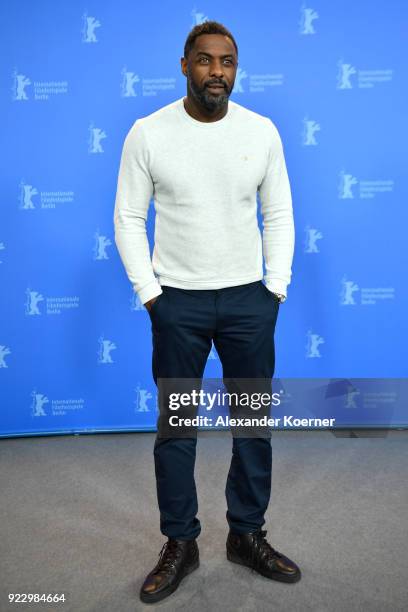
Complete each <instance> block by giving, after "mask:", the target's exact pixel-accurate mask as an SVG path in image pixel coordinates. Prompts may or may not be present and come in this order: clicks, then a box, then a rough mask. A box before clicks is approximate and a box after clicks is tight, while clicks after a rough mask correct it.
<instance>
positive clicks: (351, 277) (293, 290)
mask: <svg viewBox="0 0 408 612" xmlns="http://www.w3.org/2000/svg"><path fill="white" fill-rule="evenodd" d="M0 11H1V13H0V29H1V39H0V40H1V43H0V44H1V59H0V62H1V71H0V88H1V91H0V104H1V116H2V129H1V133H2V137H3V146H2V181H1V185H2V198H1V225H0V262H1V263H0V279H1V297H0V321H1V328H0V385H1V424H0V433H1V434H2V435H11V434H13V435H14V434H24V433H30V432H31V433H38V432H54V433H55V432H68V431H92V430H97V431H98V430H122V429H152V428H154V427H155V424H156V417H157V412H156V403H157V389H156V387H155V385H154V381H153V379H152V375H151V349H152V345H151V326H150V320H149V316H148V314H147V312H146V310H145V309H144V307H142V305H141V304H140V302H138V299H137V298H136V296H135V294H134V293H133V290H132V287H131V284H130V282H129V281H128V279H127V277H126V275H125V271H124V268H123V265H122V263H121V261H120V258H119V255H118V252H117V249H116V246H115V243H114V233H113V207H114V199H115V193H116V184H117V174H118V169H119V161H120V154H121V150H122V145H123V141H124V138H125V135H126V134H127V132H128V130H129V129H130V127H131V125H132V124H133V123H134V121H135V120H136V119H137V118H138V117H142V116H145V115H147V114H150V113H151V112H153V111H154V110H156V109H158V108H160V107H161V106H164V105H165V104H168V103H170V102H172V101H173V100H175V99H176V98H179V97H181V96H182V95H185V93H186V80H185V77H184V76H183V74H182V73H181V68H180V58H181V57H182V55H183V47H184V42H185V39H186V37H187V35H188V32H189V31H190V29H191V28H192V27H193V26H194V25H195V24H197V23H200V22H202V21H203V20H205V19H214V20H217V21H220V22H221V23H223V24H224V25H225V26H226V27H227V28H229V29H230V30H231V32H232V33H233V34H234V36H235V38H236V40H237V43H238V47H239V70H238V74H237V79H236V84H235V88H234V91H233V93H232V96H231V99H232V100H235V101H236V102H238V103H240V104H242V105H244V106H246V107H248V108H250V109H253V110H255V111H256V112H259V113H261V114H263V115H267V116H269V117H270V118H271V119H272V120H273V121H274V122H275V124H276V125H277V127H278V129H279V131H280V134H281V137H282V140H283V143H284V148H285V155H286V161H287V167H288V172H289V177H290V180H291V186H292V194H293V206H294V216H295V226H296V249H295V258H294V262H293V280H292V283H291V284H290V285H289V288H288V300H287V302H286V303H285V304H284V305H283V306H282V307H281V308H280V314H279V318H278V324H277V329H276V335H275V340H276V349H277V355H276V376H278V377H294V378H297V377H303V378H307V379H311V378H326V377H327V378H330V377H340V378H341V377H362V378H375V377H383V378H389V377H406V376H407V365H406V364H407V358H406V354H405V343H406V338H407V335H406V333H407V323H406V320H407V314H406V313H407V311H408V309H407V305H408V304H407V302H408V300H407V276H406V256H405V249H404V248H403V242H404V235H405V231H406V226H407V221H408V219H407V206H406V202H407V199H408V197H407V196H408V194H407V180H406V176H404V173H403V171H404V170H405V169H406V165H407V160H406V143H407V136H408V134H407V110H406V109H407V106H406V94H407V70H406V68H407V61H408V55H407V53H406V44H405V42H406V23H407V13H408V10H407V5H406V3H405V2H402V1H401V2H397V1H395V0H394V1H392V0H391V1H389V2H387V3H385V2H372V1H366V0H364V1H360V2H355V1H351V0H343V1H342V2H341V3H329V2H322V1H318V0H311V1H310V3H309V2H307V3H306V4H302V3H301V2H297V1H292V0H289V1H288V0H285V1H283V0H281V1H280V2H270V1H269V0H268V1H266V0H265V1H261V0H253V1H252V2H250V3H247V2H242V3H239V2H238V3H232V2H203V3H202V4H199V5H194V4H193V3H190V2H187V1H184V0H180V1H178V2H172V1H167V0H166V1H161V2H160V1H159V2H151V3H148V4H147V5H143V4H142V3H138V2H132V1H130V0H119V1H117V2H115V3H113V2H96V1H89V2H86V3H85V2H79V1H70V2H68V1H66V2H51V1H47V0H37V1H36V2H32V1H29V0H19V1H16V2H2V3H1V7H0ZM404 50H405V52H404ZM403 99H404V103H403ZM260 223H261V218H260ZM148 226H149V238H150V241H151V246H153V245H152V236H153V226H154V207H153V203H152V204H151V208H150V212H149V221H148ZM404 313H405V314H404ZM221 372H222V371H221V364H220V361H219V359H218V356H217V354H216V352H215V350H214V349H213V351H212V353H211V355H210V358H209V360H208V364H207V368H206V373H205V375H206V376H207V377H213V378H216V377H219V376H221ZM365 414H366V417H367V423H368V422H371V421H370V413H369V412H367V413H365ZM349 416H350V415H349ZM389 420H390V423H391V424H396V423H398V424H404V423H405V424H407V421H408V417H407V411H406V410H405V412H404V413H402V412H400V413H399V415H398V418H396V420H394V421H393V419H392V418H390V419H389ZM349 422H350V423H353V422H354V421H353V413H351V416H350V418H349ZM360 422H361V417H360Z"/></svg>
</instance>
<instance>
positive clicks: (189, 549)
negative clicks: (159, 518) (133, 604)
mask: <svg viewBox="0 0 408 612" xmlns="http://www.w3.org/2000/svg"><path fill="white" fill-rule="evenodd" d="M199 565H200V559H199V552H198V546H197V542H196V540H195V539H194V540H176V539H174V538H168V540H167V542H165V543H164V544H163V547H162V549H161V551H160V553H159V561H158V563H157V565H156V566H155V567H154V568H153V569H152V571H151V572H150V573H149V574H148V575H147V576H146V579H145V581H144V583H143V586H142V588H141V590H140V599H141V600H142V601H143V602H144V603H156V602H157V601H161V600H162V599H164V598H165V597H168V595H171V593H173V592H174V591H175V590H176V589H177V587H178V585H179V584H180V582H181V581H182V579H183V578H184V576H187V574H190V572H192V571H194V570H195V569H197V568H198V566H199Z"/></svg>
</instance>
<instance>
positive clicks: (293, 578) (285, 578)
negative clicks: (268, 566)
mask: <svg viewBox="0 0 408 612" xmlns="http://www.w3.org/2000/svg"><path fill="white" fill-rule="evenodd" d="M227 559H228V561H231V562H232V563H237V564H238V565H244V566H245V567H249V568H250V569H254V571H256V572H258V574H261V576H265V578H269V579H270V580H279V581H280V582H298V581H299V580H300V579H301V577H302V574H301V572H300V570H299V573H297V574H294V575H293V576H287V575H285V574H276V575H275V576H271V575H270V574H268V573H267V572H264V571H263V570H261V569H255V568H252V565H250V564H249V563H247V562H245V561H243V560H242V559H241V558H240V557H237V556H236V555H234V553H231V552H230V551H229V550H228V549H227Z"/></svg>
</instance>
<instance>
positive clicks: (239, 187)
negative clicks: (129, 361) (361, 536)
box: [114, 21, 301, 603]
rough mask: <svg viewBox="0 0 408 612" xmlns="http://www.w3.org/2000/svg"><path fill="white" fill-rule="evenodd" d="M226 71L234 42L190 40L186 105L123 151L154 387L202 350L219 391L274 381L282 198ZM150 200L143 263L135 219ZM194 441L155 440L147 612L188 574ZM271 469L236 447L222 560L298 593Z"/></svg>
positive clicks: (136, 130)
mask: <svg viewBox="0 0 408 612" xmlns="http://www.w3.org/2000/svg"><path fill="white" fill-rule="evenodd" d="M237 65H238V48H237V45H236V42H235V40H234V38H233V36H232V34H231V33H230V32H229V31H228V30H227V29H226V28H225V27H224V26H223V25H221V24H219V23H217V22H214V21H207V22H204V23H203V24H201V25H198V26H195V27H194V28H193V30H192V31H191V32H190V34H189V36H188V38H187V40H186V43H185V47H184V57H183V58H181V69H182V72H183V74H184V75H185V76H186V77H187V96H186V97H183V98H180V99H179V100H176V101H175V102H173V103H171V104H169V105H167V106H164V107H162V108H160V109H159V110H157V111H156V112H154V113H152V114H150V115H148V116H147V117H144V118H140V119H138V120H137V121H136V122H135V123H134V125H133V126H132V128H131V129H130V131H129V133H128V134H127V136H126V139H125V142H124V146H123V151H122V157H121V163H120V169H119V175H118V189H117V195H116V203H115V214H114V223H115V242H116V245H117V247H118V250H119V253H120V256H121V258H122V261H123V264H124V267H125V269H126V272H127V274H128V277H129V279H130V281H131V282H132V284H133V286H134V290H135V292H136V293H137V294H138V296H139V298H140V300H141V302H142V303H143V304H144V305H145V307H146V309H147V310H148V312H149V316H150V319H151V324H152V332H153V360H152V371H153V377H154V380H155V383H156V385H157V384H158V379H159V378H165V379H177V378H180V379H184V378H186V379H188V378H194V379H198V380H200V379H201V377H202V375H203V372H204V368H205V364H206V361H207V357H208V355H209V352H210V350H211V346H212V342H214V345H215V347H216V349H217V352H218V354H219V356H220V360H221V363H222V367H223V376H224V377H227V378H228V377H233V378H234V377H244V378H245V377H247V378H252V377H253V378H255V379H257V378H262V377H265V378H272V376H273V372H274V367H275V351H274V329H275V323H276V319H277V315H278V310H279V305H280V303H281V302H283V301H284V299H285V297H286V293H287V285H288V284H289V282H290V278H291V265H292V258H293V250H294V223H293V212H292V201H291V191H290V185H289V180H288V175H287V171H286V165H285V159H284V153H283V147H282V142H281V139H280V136H279V133H278V130H277V128H276V127H275V125H274V124H273V123H272V121H271V120H270V119H269V118H267V117H264V116H262V115H259V114H257V113H255V112H253V111H251V110H249V109H247V108H245V107H243V106H241V105H239V104H237V103H235V102H231V101H229V96H230V94H231V92H232V89H233V86H234V81H235V76H236V71H237ZM257 191H259V197H260V201H261V211H262V215H263V225H264V229H263V234H262V236H261V233H260V231H259V227H258V221H257V201H256V194H257ZM152 197H154V205H155V209H156V225H155V244H154V250H153V256H152V260H151V259H150V252H149V243H148V239H147V234H146V219H147V211H148V207H149V203H150V200H151V198H152ZM262 250H263V255H264V258H265V268H266V276H265V283H266V284H264V283H263V282H262V279H263V258H262ZM159 420H160V419H159ZM196 441H197V440H196V437H162V436H160V437H159V435H157V437H156V440H155V444H154V460H155V474H156V482H157V496H158V504H159V509H160V529H161V532H162V533H163V534H164V535H166V536H167V538H168V540H167V542H165V544H164V545H163V548H162V550H161V552H160V555H159V561H158V563H157V564H156V566H155V567H154V568H153V570H152V571H151V572H149V574H148V575H147V577H146V579H145V581H144V584H143V586H142V588H141V591H140V597H141V599H142V601H144V602H146V603H153V602H157V601H160V600H161V599H164V598H165V597H167V596H168V595H170V593H172V592H173V591H175V590H176V588H177V587H178V585H179V584H180V582H181V580H182V578H183V577H184V576H185V575H187V574H188V573H190V572H191V571H193V570H194V569H196V568H197V567H198V566H199V552H198V546H197V542H196V538H197V537H198V535H199V534H200V532H201V525H200V521H199V519H198V518H197V516H196V514H197V510H198V507H197V495H196V486H195V481H194V464H195V457H196ZM271 467H272V449H271V442H270V438H268V437H266V438H265V437H251V438H250V437H248V438H245V437H234V438H233V455H232V461H231V466H230V470H229V474H228V479H227V484H226V489H225V494H226V499H227V506H228V510H227V513H226V519H227V522H228V525H229V533H228V537H227V542H226V547H227V558H228V559H229V560H230V561H233V562H235V563H240V564H242V565H247V566H248V567H251V568H252V569H253V570H255V571H257V572H258V573H260V574H262V575H264V576H266V577H268V578H271V579H275V580H281V581H285V582H296V581H297V580H299V579H300V576H301V574H300V570H299V568H298V567H297V565H296V564H295V563H294V562H293V561H291V560H290V559H288V558H287V557H285V556H284V555H282V554H281V553H279V552H278V551H276V550H275V549H273V548H272V546H271V545H270V544H269V543H268V542H267V540H266V538H265V536H266V531H265V530H262V529H261V527H262V526H263V524H264V523H265V519H264V514H265V512H266V510H267V506H268V503H269V498H270V492H271Z"/></svg>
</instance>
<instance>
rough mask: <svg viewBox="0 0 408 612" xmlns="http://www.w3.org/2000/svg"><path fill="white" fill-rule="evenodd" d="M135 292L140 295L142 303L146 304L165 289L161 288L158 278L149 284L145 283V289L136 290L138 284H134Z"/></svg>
mask: <svg viewBox="0 0 408 612" xmlns="http://www.w3.org/2000/svg"><path fill="white" fill-rule="evenodd" d="M133 288H134V290H135V292H136V293H137V295H138V296H139V300H140V301H141V303H142V304H146V302H148V301H149V300H151V299H152V298H154V297H157V296H158V295H160V294H161V293H163V289H162V288H161V285H160V283H159V282H158V281H157V280H154V281H152V282H151V283H149V284H148V285H145V286H144V287H143V289H139V291H137V290H136V285H134V286H133Z"/></svg>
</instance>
